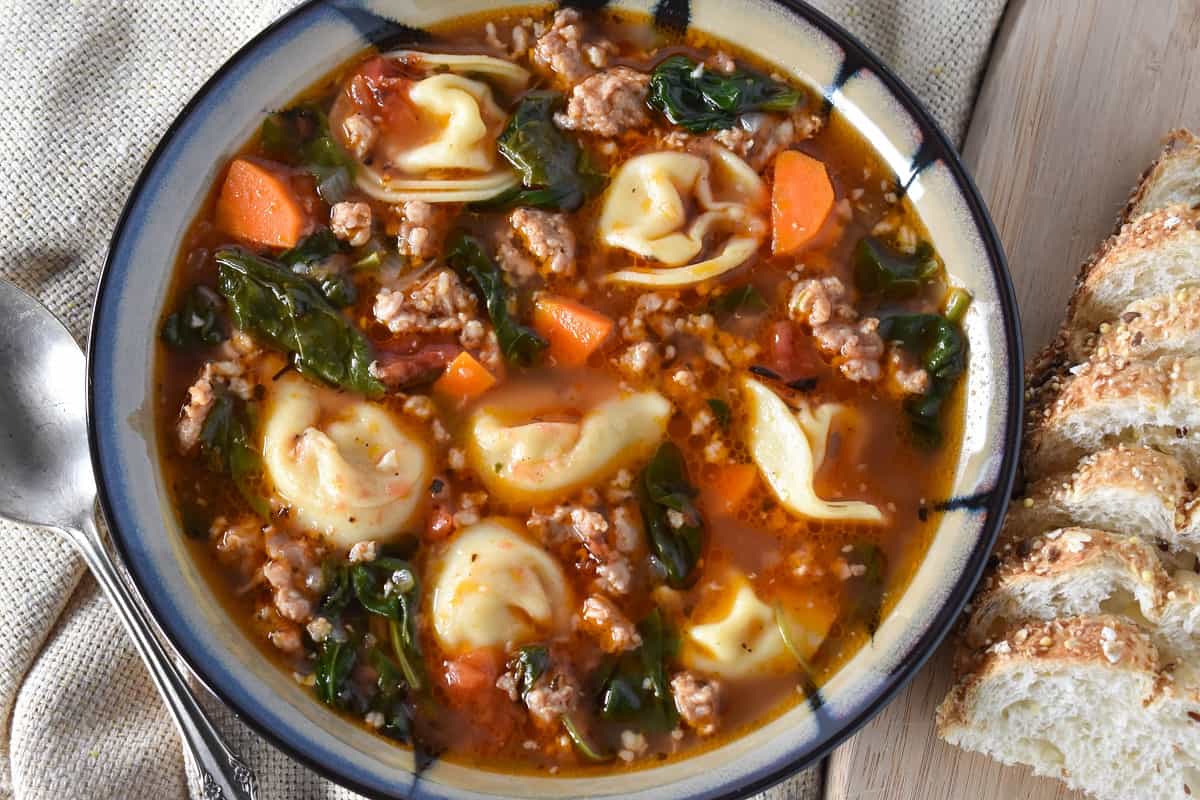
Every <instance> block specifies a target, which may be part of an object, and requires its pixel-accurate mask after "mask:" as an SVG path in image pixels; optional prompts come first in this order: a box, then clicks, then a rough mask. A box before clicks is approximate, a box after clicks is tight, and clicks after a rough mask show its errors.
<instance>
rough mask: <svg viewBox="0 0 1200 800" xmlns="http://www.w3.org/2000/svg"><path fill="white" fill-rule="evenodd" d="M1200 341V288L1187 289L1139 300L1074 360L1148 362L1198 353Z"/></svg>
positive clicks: (1102, 327) (1076, 353)
mask: <svg viewBox="0 0 1200 800" xmlns="http://www.w3.org/2000/svg"><path fill="white" fill-rule="evenodd" d="M1198 339H1200V286H1185V287H1182V288H1180V289H1178V290H1176V291H1175V292H1173V293H1172V294H1169V295H1156V296H1155V297H1149V298H1146V299H1145V300H1136V301H1134V302H1132V303H1130V304H1129V305H1128V306H1126V308H1125V310H1124V311H1123V312H1121V315H1120V316H1119V317H1117V319H1116V320H1115V321H1113V322H1112V323H1103V324H1101V325H1100V328H1099V331H1098V333H1097V335H1096V336H1090V337H1088V340H1087V344H1086V345H1085V346H1084V349H1081V350H1078V351H1072V352H1070V353H1069V356H1070V358H1071V360H1074V361H1082V360H1083V359H1085V358H1088V357H1091V358H1096V359H1101V360H1107V359H1112V358H1124V359H1129V360H1139V361H1145V360H1147V359H1153V358H1158V357H1161V356H1168V355H1184V354H1185V353H1189V352H1197V350H1198V348H1197V344H1198V342H1197V340H1198Z"/></svg>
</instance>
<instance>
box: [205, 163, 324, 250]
mask: <svg viewBox="0 0 1200 800" xmlns="http://www.w3.org/2000/svg"><path fill="white" fill-rule="evenodd" d="M216 217H217V227H219V228H220V229H221V230H223V231H225V232H226V233H228V234H230V235H232V236H235V237H237V238H238V239H242V240H245V241H247V242H251V243H253V244H258V245H263V246H266V247H279V248H286V247H295V246H296V243H297V242H299V241H300V239H301V237H302V236H304V234H305V232H306V231H307V230H308V227H309V219H308V214H307V213H305V210H304V205H303V203H302V202H301V200H300V198H299V197H298V196H297V193H296V190H295V189H294V188H293V186H292V184H291V182H290V181H289V180H288V177H287V176H286V175H284V174H283V173H282V172H281V171H280V170H278V169H273V168H272V167H271V166H269V165H268V164H265V163H262V162H259V161H250V160H249V159H245V158H237V159H234V161H233V163H232V164H230V165H229V171H228V172H227V173H226V174H225V183H224V184H222V186H221V194H220V196H219V197H218V198H217V214H216Z"/></svg>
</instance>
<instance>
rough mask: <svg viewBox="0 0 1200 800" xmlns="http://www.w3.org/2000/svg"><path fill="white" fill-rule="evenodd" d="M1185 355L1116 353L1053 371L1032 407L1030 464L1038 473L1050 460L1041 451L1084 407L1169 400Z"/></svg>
mask: <svg viewBox="0 0 1200 800" xmlns="http://www.w3.org/2000/svg"><path fill="white" fill-rule="evenodd" d="M1181 361H1183V359H1163V360H1162V361H1159V362H1142V361H1129V360H1127V359H1123V358H1111V359H1104V360H1099V361H1087V362H1085V363H1083V364H1080V365H1077V366H1074V367H1070V368H1069V369H1065V370H1059V371H1057V372H1055V373H1054V374H1053V375H1050V376H1048V377H1047V378H1046V381H1045V383H1044V384H1043V385H1042V386H1041V389H1040V395H1039V396H1038V398H1037V401H1038V402H1037V403H1036V405H1033V404H1031V407H1029V408H1028V409H1027V412H1026V437H1025V466H1026V469H1027V470H1031V471H1032V472H1033V473H1035V474H1036V473H1039V472H1040V471H1041V469H1042V468H1043V467H1044V464H1045V461H1046V458H1045V455H1046V454H1043V453H1042V452H1041V451H1042V450H1043V448H1045V447H1047V446H1051V447H1053V446H1054V445H1056V444H1057V440H1056V436H1055V433H1056V429H1057V428H1060V427H1062V426H1063V425H1065V424H1066V422H1067V421H1068V420H1069V418H1070V417H1071V416H1072V415H1073V414H1076V413H1078V412H1079V411H1081V410H1082V409H1086V408H1088V407H1089V406H1092V405H1094V404H1099V403H1109V402H1116V401H1120V402H1125V403H1129V404H1131V405H1136V406H1138V407H1141V408H1159V407H1161V406H1163V405H1164V404H1165V403H1166V402H1167V401H1168V400H1169V399H1170V395H1171V392H1172V390H1173V389H1175V388H1176V387H1175V383H1176V381H1175V377H1176V372H1177V369H1178V362H1181ZM1031 468H1032V469H1031Z"/></svg>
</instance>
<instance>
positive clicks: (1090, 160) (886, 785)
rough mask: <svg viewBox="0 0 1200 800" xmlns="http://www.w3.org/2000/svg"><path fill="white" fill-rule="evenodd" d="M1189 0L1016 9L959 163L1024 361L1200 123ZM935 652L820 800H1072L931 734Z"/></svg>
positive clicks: (1197, 9) (944, 675)
mask: <svg viewBox="0 0 1200 800" xmlns="http://www.w3.org/2000/svg"><path fill="white" fill-rule="evenodd" d="M1198 48H1200V3H1196V2H1194V0H1154V2H1129V0H1013V2H1012V3H1011V4H1010V6H1009V9H1008V11H1007V13H1006V15H1005V19H1004V23H1003V25H1002V27H1001V30H1000V33H999V35H998V38H997V42H996V47H995V50H994V52H993V54H992V61H991V64H990V67H989V69H988V73H987V76H986V78H985V80H984V85H983V89H982V91H981V93H980V96H979V100H978V103H977V105H976V109H975V115H974V118H973V120H972V122H971V127H970V131H969V133H968V136H967V143H966V147H965V149H964V155H965V158H966V161H967V163H968V166H969V167H970V168H971V170H972V172H973V173H974V175H975V178H976V181H977V182H978V184H979V188H980V190H981V191H982V193H983V196H984V198H985V199H986V200H987V202H988V205H989V207H990V208H991V210H992V215H993V217H994V219H995V221H996V224H997V227H998V228H999V230H1000V236H1001V238H1002V239H1003V241H1004V245H1005V248H1006V250H1007V252H1008V260H1009V265H1010V268H1011V270H1012V276H1013V283H1014V284H1015V286H1016V289H1017V296H1018V301H1019V303H1020V309H1021V317H1022V329H1023V332H1024V335H1025V348H1026V354H1027V355H1031V354H1032V353H1034V352H1036V350H1037V349H1038V348H1040V347H1041V346H1042V345H1044V344H1045V343H1046V342H1047V341H1048V340H1049V338H1050V336H1051V334H1052V333H1053V331H1054V329H1055V327H1056V326H1057V324H1058V322H1059V320H1060V319H1061V317H1062V312H1063V306H1064V304H1065V303H1066V300H1067V296H1068V294H1069V292H1070V289H1071V285H1072V282H1073V280H1074V276H1075V273H1076V270H1077V269H1078V266H1079V264H1080V263H1081V262H1082V261H1083V259H1084V258H1085V257H1086V256H1087V255H1088V254H1089V253H1090V252H1091V251H1092V250H1093V249H1095V247H1096V246H1097V245H1098V244H1099V243H1100V241H1101V240H1102V239H1103V238H1104V237H1105V236H1106V235H1107V234H1108V233H1109V232H1110V231H1111V230H1112V227H1113V224H1114V222H1115V220H1116V216H1117V214H1118V212H1119V211H1120V209H1121V208H1122V206H1123V205H1124V202H1125V199H1126V197H1127V195H1128V193H1129V191H1130V190H1131V188H1132V186H1133V183H1134V181H1135V180H1136V179H1137V177H1138V175H1139V174H1140V172H1141V171H1142V170H1143V169H1144V168H1145V167H1146V166H1147V165H1148V164H1149V163H1150V161H1151V160H1152V159H1153V157H1154V156H1155V154H1156V153H1157V151H1158V148H1159V143H1160V139H1161V138H1162V136H1163V135H1164V134H1165V133H1166V131H1167V130H1168V129H1170V128H1173V127H1180V126H1190V127H1192V128H1193V129H1196V128H1198V127H1200V59H1197V58H1196V52H1197V50H1198ZM949 682H950V651H949V648H948V646H943V648H942V651H941V652H940V653H938V654H937V656H936V657H935V658H934V659H933V660H932V661H931V662H930V664H929V665H928V666H927V667H926V668H925V669H924V670H923V671H922V672H921V673H920V674H919V675H918V676H917V677H916V678H915V679H914V681H913V682H912V684H911V685H910V686H909V687H908V688H907V689H906V690H905V691H904V692H903V693H902V694H901V695H900V696H899V697H898V698H897V699H896V700H895V701H894V702H893V703H892V704H891V705H890V706H888V708H887V709H885V710H884V711H883V713H881V714H880V715H879V716H878V717H876V718H875V719H874V720H873V721H872V722H871V723H870V724H869V725H868V726H867V727H865V728H864V729H863V730H862V731H860V732H859V733H858V735H856V736H855V737H854V738H852V739H851V740H850V741H848V742H847V743H846V744H845V745H843V746H842V747H841V748H839V749H838V750H837V751H836V752H835V753H834V754H833V756H832V758H831V763H830V767H829V773H828V778H827V783H826V798H827V800H863V799H864V798H869V799H870V800H963V799H964V798H971V800H1067V798H1071V799H1072V800H1073V799H1074V798H1076V797H1078V795H1075V794H1073V793H1071V792H1068V791H1066V789H1065V788H1063V787H1062V785H1061V784H1059V783H1057V782H1054V781H1049V780H1045V779H1035V778H1033V777H1032V776H1030V775H1029V773H1028V770H1026V769H1023V768H1012V767H1001V766H1000V765H998V764H996V763H995V762H992V761H989V760H988V759H985V758H982V757H979V756H973V755H968V754H966V753H963V752H962V751H959V750H957V749H955V748H953V747H950V746H949V745H946V744H944V743H942V742H940V741H938V740H937V739H936V737H935V736H934V731H933V713H934V708H935V707H936V706H937V704H938V703H939V702H940V701H941V698H942V697H943V696H944V695H945V693H946V689H947V688H948V686H949Z"/></svg>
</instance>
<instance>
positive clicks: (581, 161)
mask: <svg viewBox="0 0 1200 800" xmlns="http://www.w3.org/2000/svg"><path fill="white" fill-rule="evenodd" d="M562 104H563V96H562V95H561V94H560V93H558V92H550V91H539V92H530V93H529V94H527V95H525V96H524V97H523V98H521V102H520V104H519V105H518V106H517V110H516V111H515V112H513V115H512V119H510V120H509V121H508V125H506V126H505V127H504V130H503V131H502V132H501V133H500V137H499V138H498V139H497V140H496V146H497V148H498V149H499V150H500V154H501V155H502V156H504V158H505V159H507V160H508V163H510V164H512V165H513V168H514V169H516V170H517V172H519V173H520V174H521V184H522V188H520V189H516V190H514V191H510V192H506V193H505V194H504V196H503V200H502V201H501V199H500V198H496V199H493V200H492V201H489V202H490V207H511V206H536V207H538V208H546V209H558V210H561V211H575V210H576V209H578V208H579V207H580V206H581V205H583V203H584V201H585V200H586V199H587V198H588V196H589V195H591V194H595V193H596V192H598V191H599V190H600V188H601V185H602V183H603V177H602V176H601V175H599V174H597V173H596V172H595V171H594V170H593V169H592V166H591V163H590V162H589V160H588V158H587V153H586V152H585V151H584V150H583V148H581V147H580V146H579V143H578V142H576V141H575V140H574V139H573V138H571V137H570V136H568V135H567V134H565V133H563V132H562V131H561V130H559V128H558V126H557V125H555V124H554V112H555V111H557V110H558V109H559V108H561V107H562Z"/></svg>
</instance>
